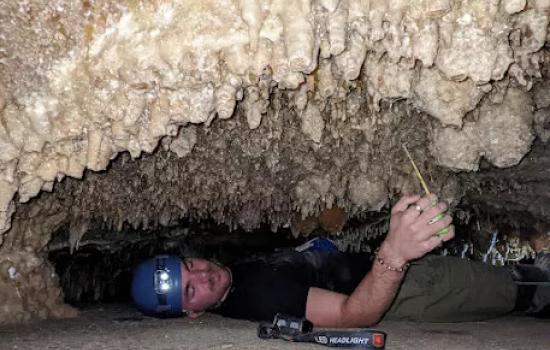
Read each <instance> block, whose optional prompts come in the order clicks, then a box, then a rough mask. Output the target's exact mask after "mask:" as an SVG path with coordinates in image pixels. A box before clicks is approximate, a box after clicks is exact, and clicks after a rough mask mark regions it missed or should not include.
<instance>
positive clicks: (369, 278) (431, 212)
mask: <svg viewBox="0 0 550 350" xmlns="http://www.w3.org/2000/svg"><path fill="white" fill-rule="evenodd" d="M446 210H447V204H445V203H444V202H438V201H437V197H436V196H434V195H431V196H425V197H422V198H420V196H405V197H403V198H401V199H400V200H399V202H397V204H395V206H394V207H393V208H392V216H391V221H390V232H389V233H388V235H387V236H386V240H385V241H384V243H382V246H381V247H380V251H379V253H378V255H379V257H380V258H381V259H382V260H384V264H388V265H389V266H392V267H394V268H396V269H397V268H400V267H403V266H404V265H405V264H406V263H407V262H409V261H411V260H414V259H418V258H421V257H422V256H424V255H425V254H426V253H428V252H429V251H431V250H432V249H434V248H435V247H437V246H438V245H439V244H441V242H442V241H447V240H449V239H451V238H453V237H454V228H453V227H452V226H450V227H449V225H450V224H451V221H452V220H451V217H450V216H449V215H445V214H444V213H445V211H446ZM434 218H435V219H434ZM446 227H449V229H448V232H447V233H445V234H443V235H440V236H438V235H436V234H437V233H438V232H440V231H441V230H442V229H444V228H446ZM404 276H405V273H403V272H399V271H390V270H389V269H387V267H386V266H383V265H381V264H376V263H375V264H373V266H372V269H371V270H370V271H369V273H367V275H366V276H365V278H363V280H362V281H361V283H360V284H359V285H358V286H357V287H356V288H355V290H354V291H353V293H352V294H351V295H350V296H347V295H344V294H340V293H336V292H332V291H329V290H325V289H320V288H315V287H311V288H310V289H309V293H308V297H307V304H306V317H307V318H308V319H309V320H310V321H312V322H313V323H314V324H315V326H316V327H365V326H371V325H373V324H375V323H376V322H378V321H379V320H380V319H381V318H382V316H383V315H384V313H385V312H386V311H387V310H388V308H389V307H390V305H391V303H392V301H393V299H394V297H395V294H396V293H397V290H398V289H399V286H400V284H401V281H402V280H403V277H404Z"/></svg>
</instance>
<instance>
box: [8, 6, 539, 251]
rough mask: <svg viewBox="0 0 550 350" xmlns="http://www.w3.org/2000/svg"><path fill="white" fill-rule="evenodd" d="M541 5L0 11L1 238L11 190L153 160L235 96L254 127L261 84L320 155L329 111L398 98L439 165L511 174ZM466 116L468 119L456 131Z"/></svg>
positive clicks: (262, 109)
mask: <svg viewBox="0 0 550 350" xmlns="http://www.w3.org/2000/svg"><path fill="white" fill-rule="evenodd" d="M549 8H550V4H549V3H548V1H545V0H531V1H525V0H523V1H521V0H506V1H500V2H499V1H490V2H488V1H484V0H468V1H453V0H437V1H432V0H430V1H428V0H416V1H406V0H395V1H385V0H371V1H367V0H340V1H338V0H318V1H311V0H278V1H268V0H264V1H251V0H240V1H236V0H233V1H232V0H218V1H213V0H210V1H204V0H200V1H198V0H197V1H188V0H185V1H184V0H172V1H163V2H149V1H143V2H139V1H138V2H135V1H131V2H128V4H127V5H124V4H119V2H118V1H113V2H105V1H98V2H97V3H96V2H95V1H87V2H82V3H79V4H78V5H75V4H73V2H71V1H65V0H57V1H53V2H52V1H37V2H34V3H25V4H22V5H21V6H20V5H19V4H15V3H8V4H2V5H1V8H0V17H1V18H3V19H5V20H4V21H0V23H1V24H0V31H2V32H4V33H7V34H8V35H7V36H5V37H3V38H2V39H1V40H2V42H0V44H1V45H0V46H2V47H5V48H6V50H5V51H2V55H3V56H2V63H3V65H2V66H1V68H0V69H2V72H3V73H5V74H3V75H4V76H6V77H9V79H2V80H0V113H1V114H0V118H1V120H2V123H0V148H1V149H2V152H1V154H0V232H5V231H7V230H8V229H9V227H10V218H11V216H12V214H13V211H14V204H13V198H14V196H15V194H16V193H18V194H19V197H18V198H19V200H20V201H21V202H26V201H28V200H29V199H30V198H32V197H34V196H36V194H37V193H38V192H39V191H41V190H46V191H47V190H51V189H52V186H53V183H54V182H55V181H56V180H60V179H61V178H63V177H64V176H72V177H77V178H80V177H81V176H82V174H83V171H84V169H86V168H88V169H92V170H102V169H105V168H106V167H107V165H108V163H109V162H110V160H111V159H113V158H114V157H115V156H116V155H117V154H118V153H119V152H122V151H126V150H127V151H129V152H130V154H131V155H132V156H133V157H137V156H139V155H140V154H141V152H152V151H153V150H154V149H155V147H157V145H158V142H159V140H160V139H161V138H162V137H164V136H166V135H168V136H175V135H176V134H177V132H178V129H179V128H180V127H181V126H184V125H187V124H188V123H195V124H205V125H206V126H208V125H209V124H210V123H211V122H212V120H213V119H214V118H215V117H218V118H220V119H227V118H230V117H231V116H232V115H233V113H234V110H235V106H236V104H237V102H238V101H240V100H242V106H243V109H244V110H245V113H246V118H247V122H248V125H249V128H250V129H255V128H257V127H258V126H259V125H260V123H262V118H265V115H266V111H267V109H268V107H269V106H270V105H271V104H273V103H274V101H272V99H270V96H271V94H272V92H273V89H274V88H277V89H283V90H291V91H294V92H295V93H294V96H293V99H292V101H291V103H292V104H293V105H294V106H295V109H296V110H297V111H298V112H299V116H300V118H301V129H302V132H303V134H304V135H305V137H307V138H308V139H309V140H310V141H311V142H312V143H313V144H317V145H319V146H320V147H323V146H325V147H328V146H329V145H323V138H324V130H325V122H326V121H325V120H324V118H323V115H324V114H323V113H322V112H323V111H325V110H327V106H332V108H331V109H330V110H331V111H332V112H331V113H332V114H335V116H336V117H340V118H341V119H342V120H344V121H345V120H346V116H348V115H355V114H356V113H357V112H358V106H360V105H361V103H362V102H364V101H365V100H367V99H371V101H372V108H373V110H374V111H376V109H377V107H378V104H379V101H380V100H382V99H390V100H398V99H409V100H410V101H411V103H412V104H413V105H414V106H417V107H418V108H419V109H420V110H422V111H424V112H426V113H428V114H430V115H431V116H433V117H434V118H436V119H437V120H439V121H440V124H439V128H438V129H437V130H435V132H434V134H433V140H432V151H433V155H434V159H435V161H436V162H438V164H440V165H443V166H445V167H449V168H452V169H459V170H475V169H477V166H478V162H479V159H480V157H482V156H485V157H487V159H489V160H490V161H491V162H493V163H494V164H495V165H497V166H510V165H512V164H515V163H516V162H518V161H519V160H520V159H521V157H522V156H523V155H524V154H525V152H526V151H527V150H528V149H529V146H530V144H531V142H532V140H533V131H532V129H531V125H532V121H533V110H532V106H533V104H532V101H531V96H530V95H529V94H528V93H527V92H526V91H528V90H529V89H530V88H531V86H532V84H533V79H536V78H537V77H539V76H540V66H541V64H543V61H544V56H543V54H542V53H541V52H542V51H541V48H542V47H543V45H544V42H545V40H546V36H547V27H548V10H549ZM8 18H9V19H10V20H9V21H8V20H7V19H8ZM31 19H32V20H31ZM44 47H46V48H44ZM31 67H32V68H31ZM21 68H29V70H30V72H29V71H27V70H26V69H21ZM499 81H500V83H499V84H497V83H495V82H499ZM350 86H351V87H355V88H357V89H356V90H357V91H359V92H358V93H355V94H349V92H350ZM511 86H515V87H513V88H511ZM494 90H498V91H496V92H495V91H494ZM354 91H355V90H354ZM487 94H491V96H492V95H494V96H495V98H493V99H489V98H484V97H486V95H487ZM342 104H343V105H344V107H345V108H342ZM480 104H481V106H480V107H479V108H478V109H476V107H477V106H478V105H480ZM472 110H477V111H478V114H479V115H478V116H477V117H476V118H473V121H471V122H464V120H463V119H464V115H465V114H466V113H468V112H471V111H472ZM359 118H361V117H360V116H359ZM542 118H543V120H542V122H544V117H542ZM537 120H538V119H537ZM369 123H372V120H370V121H367V120H365V122H364V123H363V124H362V125H361V127H362V128H364V130H365V133H366V134H367V135H368V132H369V129H372V125H370V124H369ZM174 147H175V148H176V149H178V150H179V151H180V152H185V149H188V148H189V147H188V145H186V144H184V145H183V146H182V147H183V148H182V147H178V146H174ZM186 147H187V148H186ZM181 149H183V151H181ZM365 186H368V184H365ZM375 204H376V203H375ZM0 242H1V241H0Z"/></svg>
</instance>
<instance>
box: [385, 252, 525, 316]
mask: <svg viewBox="0 0 550 350" xmlns="http://www.w3.org/2000/svg"><path fill="white" fill-rule="evenodd" d="M516 295H517V285H516V284H515V283H514V282H513V281H512V277H511V276H510V274H509V273H508V272H507V271H506V269H504V268H502V267H495V266H491V265H486V264H483V263H480V262H473V261H469V260H465V259H460V258H455V257H443V256H427V257H424V258H422V259H420V260H418V261H415V262H413V263H412V264H411V266H410V268H409V270H408V271H407V274H406V276H405V278H404V281H403V283H402V284H401V287H400V289H399V291H398V293H397V296H396V298H395V300H394V302H393V304H392V305H391V307H390V309H389V310H388V312H387V313H386V315H385V316H384V320H388V319H389V320H411V321H423V322H463V321H479V320H484V319H489V318H493V317H498V316H501V315H504V314H506V313H508V312H510V311H512V310H513V309H514V305H515V302H516Z"/></svg>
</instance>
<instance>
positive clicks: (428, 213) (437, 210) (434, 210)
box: [418, 202, 448, 223]
mask: <svg viewBox="0 0 550 350" xmlns="http://www.w3.org/2000/svg"><path fill="white" fill-rule="evenodd" d="M447 208H448V206H447V203H445V202H438V203H437V204H436V205H435V206H433V207H429V208H427V209H426V210H424V211H423V212H422V215H420V217H419V218H418V220H420V221H422V222H428V223H429V222H431V221H432V220H434V222H435V221H437V220H439V219H441V218H442V217H443V216H440V217H439V218H437V217H438V215H440V214H441V213H443V212H445V210H447Z"/></svg>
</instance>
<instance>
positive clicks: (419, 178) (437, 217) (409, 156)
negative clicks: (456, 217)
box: [403, 144, 449, 236]
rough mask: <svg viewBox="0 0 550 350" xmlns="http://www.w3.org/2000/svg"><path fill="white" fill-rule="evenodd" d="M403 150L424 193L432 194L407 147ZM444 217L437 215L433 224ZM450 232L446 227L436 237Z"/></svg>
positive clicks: (443, 215)
mask: <svg viewBox="0 0 550 350" xmlns="http://www.w3.org/2000/svg"><path fill="white" fill-rule="evenodd" d="M403 149H404V150H405V153H407V157H408V158H409V160H410V161H411V164H412V166H413V168H414V172H415V174H416V177H417V178H418V180H420V184H421V185H422V188H423V189H424V192H425V193H426V194H427V195H430V194H432V193H431V192H430V189H429V188H428V185H427V184H426V181H424V177H423V176H422V174H421V173H420V170H418V167H417V166H416V163H415V162H414V160H413V158H412V156H411V154H410V152H409V150H408V149H407V146H405V144H403ZM444 217H445V214H443V213H441V214H439V215H437V216H436V217H435V218H433V222H437V221H439V220H441V219H443V218H444ZM448 232H449V227H445V228H444V229H441V230H439V232H437V233H436V235H438V236H442V235H444V234H447V233H448Z"/></svg>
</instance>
